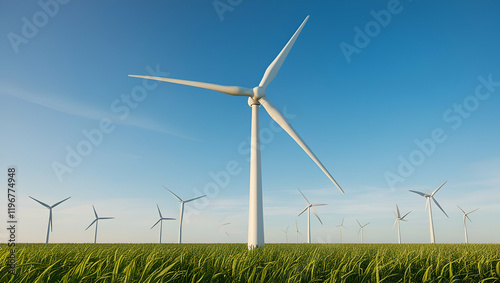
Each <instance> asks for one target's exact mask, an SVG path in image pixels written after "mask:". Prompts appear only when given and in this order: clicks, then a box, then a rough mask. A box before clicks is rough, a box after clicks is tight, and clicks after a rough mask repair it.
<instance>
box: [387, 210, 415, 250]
mask: <svg viewBox="0 0 500 283" xmlns="http://www.w3.org/2000/svg"><path fill="white" fill-rule="evenodd" d="M396 211H397V213H396V212H394V214H395V215H396V221H394V225H392V230H394V226H395V225H396V222H397V223H398V243H399V244H401V231H400V230H399V221H406V220H405V219H404V218H405V217H406V215H408V214H410V212H411V211H410V212H408V213H407V214H405V215H403V217H401V214H400V213H399V207H398V205H397V204H396Z"/></svg>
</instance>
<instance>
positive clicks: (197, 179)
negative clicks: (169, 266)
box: [0, 0, 500, 243]
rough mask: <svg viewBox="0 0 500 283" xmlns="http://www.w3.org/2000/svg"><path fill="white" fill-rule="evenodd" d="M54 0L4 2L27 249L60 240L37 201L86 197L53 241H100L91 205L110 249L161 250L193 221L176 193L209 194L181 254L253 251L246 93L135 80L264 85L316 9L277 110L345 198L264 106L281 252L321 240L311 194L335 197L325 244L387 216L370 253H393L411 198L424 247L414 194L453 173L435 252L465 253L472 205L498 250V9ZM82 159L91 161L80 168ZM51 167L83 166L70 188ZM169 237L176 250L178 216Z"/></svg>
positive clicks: (65, 213) (7, 128) (6, 93)
mask: <svg viewBox="0 0 500 283" xmlns="http://www.w3.org/2000/svg"><path fill="white" fill-rule="evenodd" d="M61 2H62V1H61ZM40 3H44V4H39V3H36V2H32V3H26V2H23V3H20V2H18V1H2V2H1V4H0V5H1V9H0V23H1V24H0V34H1V35H2V40H1V41H0V51H1V54H2V64H0V99H1V101H2V103H1V104H0V121H1V122H0V131H1V132H2V135H1V137H0V162H1V165H2V166H1V168H3V171H4V172H5V171H6V170H7V168H8V167H9V166H12V165H14V166H16V168H17V170H18V175H17V188H18V212H17V213H18V218H19V221H20V223H19V230H18V240H19V241H21V242H43V241H44V240H45V233H46V227H47V226H46V225H47V218H48V211H47V210H46V209H45V208H43V207H42V206H40V205H39V204H37V203H36V202H34V201H32V200H31V199H29V197H28V196H32V197H35V198H37V199H39V200H41V201H44V202H46V203H49V204H52V203H55V202H57V201H59V200H62V199H64V198H65V197H67V196H71V197H72V198H71V199H70V200H68V201H67V202H65V203H63V204H61V205H60V206H58V207H57V208H55V209H54V230H53V233H52V234H51V242H91V241H92V240H93V231H84V229H85V227H86V226H87V225H88V224H90V222H91V221H92V220H93V213H92V204H94V205H95V206H96V209H97V211H98V213H99V215H102V216H114V217H116V219H115V220H112V221H107V222H106V223H102V225H100V226H99V239H98V241H100V242H138V243H140V242H156V241H157V240H158V230H157V229H156V228H155V229H154V230H150V229H149V228H150V227H151V225H152V224H154V222H156V220H157V211H156V207H155V205H156V204H158V205H159V206H160V208H161V209H162V213H163V215H164V216H165V217H178V213H179V211H178V209H179V204H178V203H177V201H176V200H175V199H174V198H173V197H172V196H171V195H170V194H169V193H168V192H167V191H166V190H165V189H163V188H162V186H166V187H168V188H170V189H171V190H173V191H174V192H176V193H177V194H178V195H179V196H180V197H182V198H185V199H189V198H192V197H196V196H198V195H199V194H208V197H207V198H205V199H201V200H200V201H198V202H194V203H192V204H191V205H187V206H186V215H185V216H186V218H185V221H186V222H185V224H184V229H183V230H184V232H183V240H184V242H242V243H243V242H246V240H247V221H248V181H249V162H248V158H249V155H248V150H247V149H248V145H249V136H250V118H251V115H250V114H251V110H250V108H249V107H248V104H247V101H246V99H245V98H241V97H231V96H228V95H224V94H220V93H216V92H213V91H209V90H202V89H196V88H190V87H186V86H178V85H173V84H168V83H158V84H156V83H153V82H147V83H146V84H145V82H144V81H143V80H141V79H136V78H130V77H128V76H127V75H128V74H137V75H148V74H156V75H159V76H169V77H173V78H180V79H187V80H197V81H204V82H212V83H219V84H225V85H238V86H244V87H249V88H252V87H254V86H256V85H258V83H259V81H260V79H261V78H262V75H263V74H264V71H265V70H266V68H267V66H268V65H269V64H270V63H271V62H272V60H273V59H274V58H275V56H276V55H277V54H278V53H279V51H280V50H281V48H283V46H284V45H285V44H286V42H287V41H288V39H289V38H290V37H291V36H292V34H293V33H294V32H295V30H296V29H297V28H298V26H299V25H300V23H301V22H302V21H303V20H304V18H305V17H306V16H307V15H310V19H309V21H308V23H307V24H306V26H305V27H304V29H303V31H302V33H301V35H300V37H299V38H298V39H297V41H296V43H295V45H294V47H293V49H292V51H291V52H290V54H289V55H288V57H287V60H286V61H285V63H284V64H283V67H282V68H281V70H280V73H279V74H278V76H277V77H276V78H275V80H274V81H273V82H272V83H271V84H270V86H269V87H268V88H267V97H268V98H269V99H270V100H271V101H272V102H273V104H274V105H275V106H276V107H278V108H279V109H281V110H282V111H283V112H284V113H286V114H285V115H286V116H287V117H288V118H289V120H290V122H291V123H292V125H293V126H294V127H295V129H296V130H297V131H298V132H299V134H300V135H301V136H302V137H303V138H304V140H305V141H306V142H307V143H308V145H309V146H310V147H311V149H312V150H313V151H314V152H315V153H316V155H317V156H318V157H319V158H320V160H321V161H322V162H323V163H324V165H325V166H326V167H327V169H328V170H329V171H330V172H331V173H332V175H333V176H334V178H335V179H336V180H337V181H338V182H339V183H340V185H341V186H342V187H343V189H344V190H345V192H346V193H345V195H341V194H340V193H339V192H338V190H337V189H336V188H334V186H333V184H332V183H331V182H330V181H329V180H328V178H327V177H326V176H325V175H324V174H323V173H322V172H321V170H320V169H319V168H318V167H317V166H316V165H315V164H314V163H313V162H312V161H311V160H310V159H309V157H308V156H307V155H306V154H305V153H304V152H303V151H302V150H301V149H300V147H299V146H298V145H297V144H296V143H295V142H294V141H293V140H292V139H291V138H290V137H289V136H288V135H287V134H286V133H285V132H284V131H281V130H279V127H278V126H277V125H276V124H275V123H274V122H272V120H271V119H270V117H269V116H268V115H267V114H266V113H265V110H264V109H261V110H260V113H261V116H260V117H261V133H262V135H263V136H262V142H263V146H262V147H263V149H262V168H263V191H264V220H265V238H266V242H284V241H285V234H284V233H283V232H282V231H281V230H282V229H286V227H287V226H290V230H289V233H288V237H289V240H290V241H295V232H294V230H295V229H294V226H295V220H297V223H298V227H299V230H300V231H301V233H302V236H299V241H301V242H304V241H305V240H306V238H305V235H306V227H307V226H306V225H307V219H306V217H305V215H301V216H300V217H298V218H297V217H296V215H297V214H298V213H299V212H300V211H301V210H302V209H303V208H304V206H305V201H304V200H303V199H302V197H301V196H300V194H299V193H298V191H297V187H298V188H300V189H301V190H302V191H303V192H304V194H305V195H306V196H307V197H308V198H309V200H310V201H311V202H316V203H327V204H328V206H324V207H319V208H318V209H317V211H318V213H319V215H320V216H321V219H322V220H323V223H324V225H321V224H320V223H319V222H318V221H317V219H311V221H312V222H311V228H312V239H313V242H318V243H326V242H338V240H339V239H338V234H339V231H338V229H337V228H336V226H337V225H339V224H340V222H341V221H342V218H345V226H346V227H347V229H348V230H346V231H344V234H343V238H344V241H345V242H359V236H358V227H357V224H356V221H355V219H359V221H360V222H370V225H368V226H367V227H366V228H365V232H364V240H365V242H395V241H397V235H396V231H391V227H392V224H393V222H394V215H393V213H392V211H393V210H394V209H395V204H396V203H397V204H398V205H399V207H400V209H401V211H402V212H404V213H405V212H407V211H410V210H411V211H412V213H411V214H410V215H409V216H408V217H407V219H408V222H407V223H406V222H405V223H402V225H401V229H402V234H403V235H402V237H403V241H404V242H414V243H426V242H428V241H429V231H428V229H429V228H428V227H429V225H428V218H427V212H426V211H425V210H424V208H425V201H424V199H423V198H422V197H420V196H418V195H416V194H412V193H410V192H408V190H409V189H414V190H421V191H425V190H430V191H432V190H434V189H435V188H437V187H438V186H439V185H440V184H441V183H443V182H444V181H446V180H447V181H448V183H447V184H446V185H445V186H444V187H443V188H442V189H441V190H440V191H439V192H438V193H437V194H436V199H437V200H438V201H439V203H440V204H441V206H442V207H443V208H444V210H445V211H446V212H447V213H448V215H449V218H446V216H444V214H443V213H442V212H440V211H439V210H438V209H437V207H435V206H433V212H434V223H435V230H436V241H437V242H450V243H455V242H457V243H458V242H462V241H463V226H462V215H461V213H460V210H459V209H458V208H457V205H460V206H461V207H462V208H463V209H465V210H467V211H469V210H473V209H475V208H478V207H479V208H480V209H479V210H478V211H477V212H474V213H473V214H471V215H470V217H471V219H472V220H473V222H471V223H468V227H469V240H470V242H498V241H499V238H498V236H496V235H500V228H499V227H498V225H494V223H496V220H497V219H498V216H499V215H500V207H499V206H498V203H499V201H500V192H499V190H498V189H499V188H500V177H498V172H499V170H500V148H499V147H498V144H499V142H500V134H499V131H498V124H499V122H500V115H498V111H497V109H498V108H499V107H500V100H499V98H498V94H499V93H500V67H499V66H500V64H499V63H500V53H499V52H498V50H500V37H499V36H497V34H498V30H500V18H499V17H498V14H499V12H500V3H498V2H496V1H481V2H474V1H440V2H439V3H435V2H430V1H399V2H397V1H370V2H369V3H368V2H365V1H335V2H333V1H332V2H325V1H321V2H319V1H317V2H306V1H286V2H285V1H272V2H269V1H248V0H247V1H244V0H243V1H224V0H220V1H204V2H202V1H192V2H187V1H148V2H147V3H145V2H139V1H125V2H124V1H106V2H105V3H102V2H100V1H76V0H73V1H68V2H67V3H65V4H61V3H59V2H55V1H41V2H40ZM214 3H215V4H214ZM224 5H225V6H224ZM215 6H217V7H219V9H222V10H217V9H216V8H215ZM44 8H45V9H44ZM224 9H225V10H224ZM388 15H389V16H388ZM377 18H378V21H377ZM346 46H349V47H348V48H347V49H346ZM346 50H347V51H346ZM354 50H355V51H354ZM488 81H489V83H488ZM131 95H134V97H135V99H134V98H133V97H132V98H131ZM127 97H128V99H129V102H126V101H127ZM130 99H132V100H130ZM102 121H108V123H111V124H109V125H104V126H103V127H102V128H103V129H105V130H107V132H108V133H103V134H102V138H100V136H99V134H96V135H94V136H93V137H94V138H97V140H94V144H92V143H91V142H92V140H89V139H88V138H87V137H86V136H85V135H84V134H83V133H84V132H85V131H86V132H90V133H96V131H97V130H99V131H101V132H102V129H101V128H100V127H101V125H100V124H101V123H103V122H102ZM432 139H434V140H432ZM431 140H432V141H431ZM418 144H421V146H422V144H423V145H424V147H423V148H422V147H419V145H418ZM88 145H91V148H89V147H88ZM79 146H80V150H81V152H83V153H84V155H85V156H81V160H72V161H73V163H72V164H69V163H68V162H67V160H66V158H67V155H68V150H69V151H71V150H75V151H77V150H78V147H79ZM85 146H87V147H85ZM70 161H71V160H70ZM54 164H60V165H64V166H67V167H66V168H67V169H68V170H69V171H71V172H65V173H59V176H58V174H57V173H56V172H55V170H54ZM73 165H74V166H73ZM228 166H229V167H230V170H228V169H227V168H228ZM58 168H63V167H60V166H59V167H58ZM60 170H62V169H60ZM61 172H62V171H61ZM230 173H231V174H230ZM5 174H6V173H5ZM224 176H229V178H223V177H224ZM217 180H218V182H217ZM4 182H5V183H6V182H7V181H6V179H5V180H4ZM1 203H2V207H5V204H6V201H5V200H4V201H2V202H1ZM223 222H231V224H230V225H227V226H224V227H223V230H221V231H217V228H218V226H219V224H220V223H223ZM164 226H165V227H164V229H165V231H164V234H163V235H164V241H166V242H176V241H177V222H176V221H175V222H168V223H165V224H164ZM486 231H487V232H486ZM225 232H227V233H228V234H229V237H228V236H227V235H226V234H225ZM0 238H1V239H3V240H6V239H7V234H6V233H5V231H2V232H0Z"/></svg>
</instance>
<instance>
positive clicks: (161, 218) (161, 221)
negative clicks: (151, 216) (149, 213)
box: [151, 204, 175, 244]
mask: <svg viewBox="0 0 500 283" xmlns="http://www.w3.org/2000/svg"><path fill="white" fill-rule="evenodd" d="M156 208H158V214H159V215H160V219H158V221H156V223H155V224H154V225H153V226H151V229H153V228H154V227H155V226H156V224H158V223H160V244H161V231H162V230H163V220H175V218H167V217H163V216H162V215H161V211H160V207H159V206H158V204H156Z"/></svg>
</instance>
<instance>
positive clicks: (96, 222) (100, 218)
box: [85, 205, 114, 244]
mask: <svg viewBox="0 0 500 283" xmlns="http://www.w3.org/2000/svg"><path fill="white" fill-rule="evenodd" d="M92 209H93V210H94V215H95V219H94V221H92V223H90V225H89V226H88V227H87V228H85V231H87V229H89V228H90V226H92V224H94V223H95V235H94V244H95V243H96V241H97V226H98V224H99V220H105V219H114V217H99V216H97V212H96V211H95V207H94V205H92Z"/></svg>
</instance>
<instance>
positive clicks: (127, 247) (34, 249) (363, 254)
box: [0, 244, 500, 283]
mask: <svg viewBox="0 0 500 283" xmlns="http://www.w3.org/2000/svg"><path fill="white" fill-rule="evenodd" d="M1 247H2V250H1V258H2V262H3V263H4V264H3V265H2V266H1V267H0V282H29V283H33V282H453V281H457V282H500V245H494V244H489V245H486V244H484V245H483V244H471V245H464V244H460V245H457V244H434V245H432V244H408V245H396V244H364V245H363V244H312V245H307V244H268V245H266V247H265V248H264V249H260V250H254V251H251V252H249V251H247V248H246V244H182V245H178V244H21V245H17V246H16V253H17V259H16V264H17V267H16V274H15V275H12V274H9V272H8V271H9V267H8V266H7V264H6V263H7V261H8V257H9V248H8V247H7V245H6V244H3V245H2V246H1ZM462 280H463V281H462Z"/></svg>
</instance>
